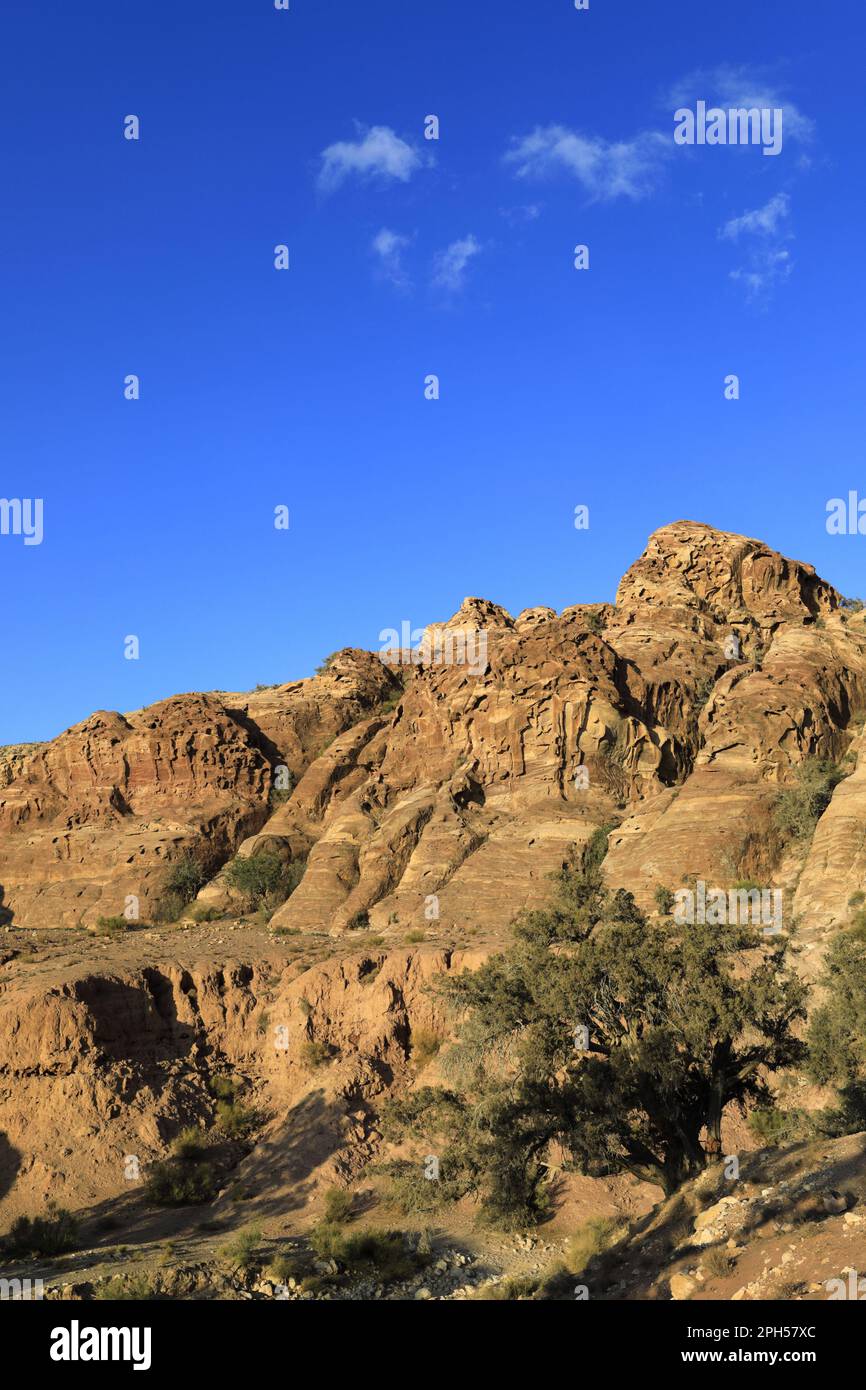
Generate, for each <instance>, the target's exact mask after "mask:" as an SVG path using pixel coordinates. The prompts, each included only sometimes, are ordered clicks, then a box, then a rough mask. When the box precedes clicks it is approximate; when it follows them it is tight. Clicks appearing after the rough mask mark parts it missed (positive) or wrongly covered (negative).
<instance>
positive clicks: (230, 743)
mask: <svg viewBox="0 0 866 1390" xmlns="http://www.w3.org/2000/svg"><path fill="white" fill-rule="evenodd" d="M864 709H866V630H864V623H863V620H862V618H861V617H855V616H851V615H849V614H848V613H847V612H845V611H844V610H843V609H842V608H841V606H840V600H839V596H838V594H837V593H836V592H835V591H834V590H833V589H832V587H831V586H830V585H828V584H826V583H825V582H824V581H823V580H821V579H820V578H819V577H818V576H817V575H816V574H815V572H814V570H813V569H812V567H811V566H809V565H806V564H802V563H800V562H798V561H794V560H788V559H786V558H785V557H783V556H781V555H779V554H777V553H776V552H774V551H772V550H770V549H769V548H768V547H767V546H765V545H763V544H762V543H761V542H760V541H757V540H752V539H749V538H747V537H743V536H736V535H730V534H727V533H724V532H719V531H715V530H713V529H712V528H711V527H709V526H705V525H702V524H699V523H696V522H687V521H683V522H676V523H674V524H673V525H670V526H665V527H662V528H661V530H659V531H657V532H656V533H655V534H654V535H653V536H652V537H651V538H650V540H649V543H648V545H647V548H646V550H645V552H644V554H643V555H642V556H641V557H640V558H639V559H638V560H637V561H636V562H635V564H634V565H633V566H632V567H631V568H630V569H629V571H628V572H627V573H626V575H625V576H624V578H623V580H622V582H621V584H620V586H619V590H618V593H617V600H616V604H615V605H610V604H594V605H581V604H576V605H573V606H571V607H569V608H566V609H565V610H564V611H563V612H562V613H560V614H559V615H558V616H557V614H556V613H554V611H553V610H552V609H550V608H546V607H543V606H538V607H533V608H527V609H525V610H524V611H523V612H522V613H521V614H519V615H518V617H517V618H514V617H512V616H511V615H510V614H509V613H507V612H506V611H505V610H504V609H503V608H501V607H500V606H498V605H496V604H494V603H491V602H489V601H487V600H484V599H480V598H469V599H466V600H465V601H464V603H463V605H462V606H461V608H460V609H459V610H458V612H457V613H456V614H455V615H454V616H453V618H451V619H449V620H448V621H447V622H444V623H432V624H430V626H429V627H428V628H427V629H426V631H425V634H424V640H423V641H422V642H421V644H420V645H419V647H418V648H417V649H416V650H415V651H411V652H409V651H397V650H395V651H393V652H391V653H390V654H388V656H387V657H385V658H383V657H380V655H378V654H373V653H364V652H355V651H351V652H344V653H338V654H336V655H335V657H333V658H330V659H329V661H328V662H327V663H326V664H325V667H324V668H323V669H322V671H321V673H320V674H319V675H317V676H316V677H314V678H312V679H311V680H307V681H298V682H294V683H292V684H289V685H284V686H275V687H269V688H267V689H264V690H258V691H255V692H253V693H252V694H249V695H237V694H232V695H229V694H226V693H219V692H218V693H215V694H211V695H206V696H196V695H191V696H182V697H177V698H176V699H175V700H169V701H165V702H163V703H162V704H160V705H156V706H154V707H153V708H152V709H150V710H144V711H138V712H136V713H135V714H130V715H119V714H100V715H95V716H93V718H92V719H91V720H88V721H86V722H85V723H84V724H82V725H79V726H77V727H76V728H75V729H72V730H70V731H69V732H68V733H67V734H64V735H62V736H61V737H60V738H59V739H56V740H54V742H53V743H51V744H47V745H43V746H37V747H35V748H29V749H27V748H25V749H16V750H7V752H6V756H5V757H4V758H3V759H0V829H2V838H0V884H2V888H3V895H4V896H3V899H2V906H3V909H4V910H5V911H6V912H7V915H8V913H9V912H11V913H13V914H14V920H15V921H16V922H22V923H24V924H28V925H35V926H40V925H47V924H53V923H66V924H70V925H72V924H75V923H78V922H83V923H85V924H87V923H89V922H92V920H93V918H94V916H95V915H99V914H107V913H116V912H119V911H122V910H123V905H124V902H125V900H126V898H127V897H128V895H133V896H135V897H136V898H137V899H139V900H140V912H141V916H142V918H144V919H145V920H147V918H148V914H149V913H150V912H151V911H153V910H156V909H157V908H158V904H159V902H160V895H161V894H162V893H163V892H164V889H165V885H166V883H167V882H168V881H169V879H170V873H171V865H172V863H173V862H175V861H176V860H177V859H178V858H179V857H183V856H184V855H187V854H192V855H194V856H195V857H197V858H198V859H199V861H200V862H201V863H202V864H203V865H204V867H205V869H206V871H207V873H208V874H209V875H210V876H211V880H212V881H211V883H210V884H209V885H208V886H207V887H205V888H204V889H203V890H202V892H201V895H200V896H201V899H202V902H203V903H204V904H207V905H212V906H214V907H217V908H219V909H222V910H231V909H232V907H233V904H234V901H235V900H234V899H233V897H232V894H231V892H229V891H228V889H227V886H226V881H225V878H224V877H223V876H222V875H221V873H220V870H221V868H222V866H224V865H225V863H226V861H227V860H228V859H229V858H230V857H231V856H232V855H234V854H235V853H237V852H239V853H241V854H244V855H247V854H251V853H255V852H257V851H259V850H262V849H268V850H271V851H276V852H277V853H279V854H280V855H281V856H283V857H284V858H299V857H303V858H305V859H306V861H307V868H306V873H305V875H304V878H303V880H302V882H301V884H300V887H298V888H297V890H296V891H295V892H294V893H293V895H292V896H291V898H290V899H289V900H288V901H287V902H286V903H285V905H284V906H283V907H282V908H280V909H279V911H278V912H277V914H276V917H275V918H274V925H275V926H277V927H282V928H286V929H290V930H300V931H304V932H331V933H333V934H335V935H341V934H343V933H344V932H347V931H351V930H352V929H353V928H354V927H356V926H358V925H364V924H368V923H369V924H370V925H371V926H373V927H374V928H375V929H376V930H377V931H385V932H387V931H390V930H392V929H395V930H398V931H404V930H405V929H406V928H407V927H409V928H418V929H424V927H425V925H426V924H427V923H430V922H438V923H440V924H441V925H442V926H445V927H447V928H449V929H454V930H463V929H470V928H480V929H482V930H484V931H493V932H498V931H501V930H502V929H504V928H505V927H507V925H508V923H509V922H510V921H511V920H512V919H513V918H514V917H515V916H516V915H517V913H519V912H520V911H521V910H522V909H524V908H527V907H533V906H538V905H540V904H541V903H543V902H544V901H545V899H546V897H547V896H548V894H549V890H550V885H549V881H548V879H549V875H550V873H551V872H552V871H554V870H556V869H557V868H559V867H560V866H561V865H562V863H563V862H565V860H566V859H568V857H569V856H570V855H571V854H572V853H574V851H575V850H576V849H577V850H579V848H580V846H582V845H583V844H585V843H586V842H587V840H588V838H589V837H590V836H591V835H592V833H593V831H594V830H595V829H596V828H597V827H599V826H601V825H605V826H614V827H615V829H614V831H613V834H612V836H611V839H610V852H609V854H608V858H607V862H606V866H605V871H606V873H607V876H608V880H609V882H610V883H611V885H612V886H620V887H624V888H627V889H629V890H631V891H632V892H634V893H635V894H636V896H637V897H638V898H639V899H640V900H641V902H643V903H644V904H646V905H649V904H651V903H652V900H653V893H654V890H655V888H656V887H658V886H659V885H664V886H666V887H668V888H670V889H675V888H677V887H678V886H680V885H681V884H683V883H684V882H689V881H690V880H692V879H695V878H702V879H704V880H706V881H707V882H712V883H713V884H715V885H716V886H722V887H724V886H727V885H729V884H732V883H734V882H737V881H741V880H746V879H748V880H756V879H757V880H758V881H759V882H761V883H762V884H765V885H766V886H771V884H772V885H775V884H776V883H777V882H778V883H779V884H780V885H781V886H784V887H785V890H786V892H787V893H788V896H789V898H790V897H791V895H792V894H793V892H794V890H795V889H796V883H797V877H798V875H799V873H800V871H801V870H803V877H802V882H801V885H800V888H799V890H798V898H797V903H798V906H797V911H798V912H803V913H806V914H809V913H810V912H812V911H813V910H814V911H818V912H820V913H822V914H823V915H824V918H825V919H826V921H827V923H828V924H829V925H832V923H834V922H840V921H841V920H843V918H844V912H845V907H844V905H843V903H842V897H843V896H844V898H845V904H847V898H848V897H850V896H851V893H852V892H853V891H855V890H856V885H857V882H858V880H859V878H860V875H861V867H860V862H859V859H858V857H857V856H858V854H859V853H860V850H858V848H857V843H858V842H857V834H858V832H857V829H856V825H857V815H858V811H857V807H858V805H859V802H858V796H859V792H858V788H859V785H860V783H859V780H857V779H856V778H852V779H851V780H850V782H849V783H845V784H843V785H842V786H840V788H839V789H838V790H837V792H836V796H835V797H834V799H833V804H832V805H831V807H830V810H829V811H828V812H827V814H826V816H825V817H824V819H823V821H822V824H821V826H820V827H819V830H818V834H817V835H816V837H815V842H814V846H813V850H812V853H811V855H810V858H809V863H808V865H807V866H806V867H805V869H804V866H803V863H802V862H799V861H795V860H791V859H790V858H789V859H788V860H787V861H786V862H785V863H784V864H783V863H782V857H781V847H780V846H779V845H778V844H777V843H775V841H774V836H773V830H772V826H773V809H774V806H775V803H776V800H777V798H778V794H779V791H780V789H781V788H782V787H784V786H786V785H788V784H790V783H791V782H792V780H794V779H795V778H796V776H797V770H798V768H799V767H800V766H801V765H803V764H804V763H805V762H807V761H808V760H811V759H815V758H819V759H830V760H833V761H836V762H839V761H840V759H842V758H843V757H845V756H846V754H847V751H848V748H849V744H850V743H851V740H852V739H853V738H854V737H855V735H856V734H858V733H859V730H860V728H861V726H862V717H863V711H864ZM278 771H279V772H280V776H281V781H280V782H279V783H278V782H277V781H276V777H277V772H278ZM278 786H279V787H280V788H282V789H281V790H279V792H278V793H277V792H276V790H275V789H276V788H277V787H278ZM840 874H841V878H840ZM830 877H833V878H834V879H835V880H836V881H837V882H838V883H842V881H843V880H844V886H843V887H841V888H837V887H834V886H832V885H831V884H830V882H829V879H830Z"/></svg>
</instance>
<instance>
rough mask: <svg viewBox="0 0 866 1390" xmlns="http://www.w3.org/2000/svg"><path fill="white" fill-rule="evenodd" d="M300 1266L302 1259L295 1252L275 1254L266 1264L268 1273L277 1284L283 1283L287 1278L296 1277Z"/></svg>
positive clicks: (301, 1265)
mask: <svg viewBox="0 0 866 1390" xmlns="http://www.w3.org/2000/svg"><path fill="white" fill-rule="evenodd" d="M302 1268H303V1260H302V1258H301V1256H300V1255H299V1254H297V1253H296V1252H295V1253H290V1254H283V1255H276V1256H275V1257H274V1258H273V1259H272V1260H271V1262H270V1264H269V1265H268V1274H269V1275H270V1277H271V1278H272V1279H274V1280H276V1282H277V1283H278V1284H285V1282H286V1280H288V1279H297V1277H298V1275H299V1274H300V1272H301V1269H302Z"/></svg>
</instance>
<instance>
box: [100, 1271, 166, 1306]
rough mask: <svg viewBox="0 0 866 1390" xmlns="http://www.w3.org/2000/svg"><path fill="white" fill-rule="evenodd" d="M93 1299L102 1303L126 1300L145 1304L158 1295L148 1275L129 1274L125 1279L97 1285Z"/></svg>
mask: <svg viewBox="0 0 866 1390" xmlns="http://www.w3.org/2000/svg"><path fill="white" fill-rule="evenodd" d="M93 1297H94V1298H95V1299H96V1300H97V1301H98V1302H100V1303H103V1302H115V1303H117V1302H124V1301H126V1300H134V1301H135V1302H144V1301H147V1300H148V1299H153V1298H155V1297H156V1294H155V1293H154V1290H153V1285H152V1284H151V1282H150V1280H149V1279H148V1277H147V1275H146V1274H129V1275H127V1276H126V1277H125V1278H120V1277H119V1276H118V1277H115V1278H114V1279H107V1280H106V1281H105V1283H103V1284H97V1285H96V1288H95V1289H94V1291H93Z"/></svg>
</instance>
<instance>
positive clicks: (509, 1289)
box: [469, 1274, 541, 1303]
mask: <svg viewBox="0 0 866 1390" xmlns="http://www.w3.org/2000/svg"><path fill="white" fill-rule="evenodd" d="M540 1284H541V1280H540V1279H539V1277H538V1276H537V1275H531V1274H511V1275H509V1276H508V1278H506V1279H498V1280H497V1281H496V1283H495V1284H484V1285H483V1286H482V1287H481V1288H480V1289H475V1290H474V1292H473V1293H471V1294H470V1296H469V1297H470V1301H471V1302H473V1303H513V1302H515V1301H516V1300H517V1299H521V1298H523V1299H526V1298H534V1297H535V1295H536V1293H537V1292H538V1289H539V1287H540Z"/></svg>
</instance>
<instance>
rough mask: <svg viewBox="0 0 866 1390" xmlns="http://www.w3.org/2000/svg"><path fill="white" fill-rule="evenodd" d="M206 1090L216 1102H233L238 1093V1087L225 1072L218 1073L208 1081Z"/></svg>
mask: <svg viewBox="0 0 866 1390" xmlns="http://www.w3.org/2000/svg"><path fill="white" fill-rule="evenodd" d="M208 1090H209V1091H210V1093H211V1095H212V1096H214V1097H215V1098H216V1099H217V1100H228V1101H233V1100H235V1099H236V1097H237V1095H238V1092H239V1091H240V1086H239V1085H238V1083H237V1081H235V1080H234V1078H233V1077H231V1076H229V1075H228V1074H227V1073H226V1072H218V1073H217V1075H216V1076H212V1077H211V1078H210V1080H209V1081H208Z"/></svg>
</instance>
